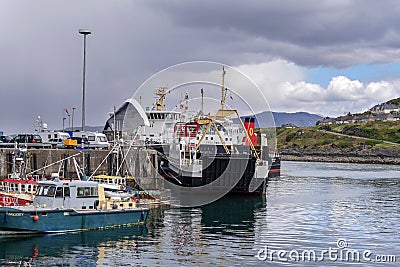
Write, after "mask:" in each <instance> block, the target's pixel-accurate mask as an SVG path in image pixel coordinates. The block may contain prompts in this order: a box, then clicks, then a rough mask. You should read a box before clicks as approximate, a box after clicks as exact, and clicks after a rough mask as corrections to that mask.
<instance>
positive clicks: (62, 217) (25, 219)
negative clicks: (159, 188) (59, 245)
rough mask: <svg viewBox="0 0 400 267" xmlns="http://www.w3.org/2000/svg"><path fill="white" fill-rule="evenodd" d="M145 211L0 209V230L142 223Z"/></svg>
mask: <svg viewBox="0 0 400 267" xmlns="http://www.w3.org/2000/svg"><path fill="white" fill-rule="evenodd" d="M147 214H148V210H147V209H131V210H130V209H125V210H107V211H102V210H92V211H89V210H87V211H86V210H85V211H75V210H72V209H69V210H66V209H64V210H58V209H57V210H40V211H34V210H30V211H27V210H22V209H17V208H1V209H0V231H7V232H13V233H32V232H34V233H56V232H69V231H84V230H90V229H99V228H108V227H115V226H123V225H134V224H141V223H144V222H145V220H146V218H147ZM36 216H37V217H36Z"/></svg>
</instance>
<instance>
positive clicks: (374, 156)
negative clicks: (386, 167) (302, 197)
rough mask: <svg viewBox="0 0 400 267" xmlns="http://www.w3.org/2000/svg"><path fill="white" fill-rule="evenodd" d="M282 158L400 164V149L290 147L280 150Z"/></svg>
mask: <svg viewBox="0 0 400 267" xmlns="http://www.w3.org/2000/svg"><path fill="white" fill-rule="evenodd" d="M280 155H281V159H282V160H289V161H314V162H341V163H369V164H391V165H400V149H395V150H389V149H387V150H386V149H380V150H372V149H363V150H355V149H338V148H329V149H320V150H319V149H307V148H305V149H301V148H289V149H282V150H281V151H280Z"/></svg>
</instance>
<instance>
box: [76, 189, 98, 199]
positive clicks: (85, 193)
mask: <svg viewBox="0 0 400 267" xmlns="http://www.w3.org/2000/svg"><path fill="white" fill-rule="evenodd" d="M93 196H98V190H97V187H78V197H93Z"/></svg>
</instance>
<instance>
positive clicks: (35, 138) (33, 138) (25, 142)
mask: <svg viewBox="0 0 400 267" xmlns="http://www.w3.org/2000/svg"><path fill="white" fill-rule="evenodd" d="M12 142H14V143H17V144H18V146H19V147H23V146H24V147H35V148H51V145H50V144H43V143H42V138H41V137H40V136H39V135H38V134H17V135H16V136H15V137H14V139H13V140H12Z"/></svg>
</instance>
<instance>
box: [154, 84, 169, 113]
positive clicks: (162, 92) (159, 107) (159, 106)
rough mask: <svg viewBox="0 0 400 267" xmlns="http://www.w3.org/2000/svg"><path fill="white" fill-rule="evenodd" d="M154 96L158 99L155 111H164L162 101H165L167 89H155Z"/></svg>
mask: <svg viewBox="0 0 400 267" xmlns="http://www.w3.org/2000/svg"><path fill="white" fill-rule="evenodd" d="M155 94H156V95H157V96H158V97H159V98H158V99H157V101H156V107H157V111H161V110H165V105H164V100H165V95H166V94H167V88H166V87H160V88H157V89H156V93H155Z"/></svg>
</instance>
